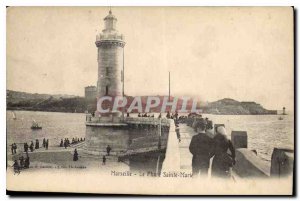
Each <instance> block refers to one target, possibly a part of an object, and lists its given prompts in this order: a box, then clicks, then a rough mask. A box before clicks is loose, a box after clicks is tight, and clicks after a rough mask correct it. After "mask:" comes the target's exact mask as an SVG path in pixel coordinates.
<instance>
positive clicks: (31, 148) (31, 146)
mask: <svg viewBox="0 0 300 201" xmlns="http://www.w3.org/2000/svg"><path fill="white" fill-rule="evenodd" d="M33 146H34V145H33V142H32V141H31V144H30V146H29V149H30V151H31V152H33Z"/></svg>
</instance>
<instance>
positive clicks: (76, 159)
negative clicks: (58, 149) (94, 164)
mask: <svg viewBox="0 0 300 201" xmlns="http://www.w3.org/2000/svg"><path fill="white" fill-rule="evenodd" d="M73 161H78V152H77V149H75V151H74V155H73Z"/></svg>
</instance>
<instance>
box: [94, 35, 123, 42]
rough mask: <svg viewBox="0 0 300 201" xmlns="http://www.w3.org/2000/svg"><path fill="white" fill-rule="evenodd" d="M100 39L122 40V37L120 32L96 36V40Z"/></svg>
mask: <svg viewBox="0 0 300 201" xmlns="http://www.w3.org/2000/svg"><path fill="white" fill-rule="evenodd" d="M100 40H124V37H123V35H122V34H107V35H106V34H105V35H103V34H100V35H97V36H96V41H100Z"/></svg>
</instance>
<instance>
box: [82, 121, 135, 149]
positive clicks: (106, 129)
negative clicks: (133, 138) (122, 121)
mask: <svg viewBox="0 0 300 201" xmlns="http://www.w3.org/2000/svg"><path fill="white" fill-rule="evenodd" d="M129 144H130V138H129V133H128V130H126V127H125V126H123V125H114V126H100V125H99V126H86V135H85V145H84V147H83V151H84V153H86V154H92V155H104V154H105V153H106V147H107V145H109V146H110V147H111V148H112V150H111V154H112V155H118V154H120V153H122V152H125V151H126V150H127V148H128V146H129Z"/></svg>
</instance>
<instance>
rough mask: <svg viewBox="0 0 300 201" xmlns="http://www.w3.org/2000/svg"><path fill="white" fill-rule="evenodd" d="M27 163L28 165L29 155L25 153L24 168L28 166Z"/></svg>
mask: <svg viewBox="0 0 300 201" xmlns="http://www.w3.org/2000/svg"><path fill="white" fill-rule="evenodd" d="M29 165H30V159H29V156H28V154H27V157H26V158H25V164H24V168H29Z"/></svg>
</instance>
